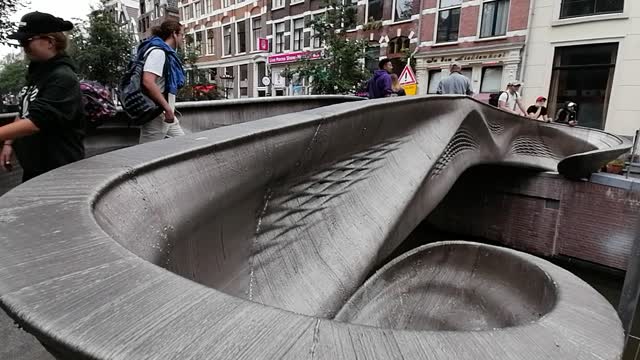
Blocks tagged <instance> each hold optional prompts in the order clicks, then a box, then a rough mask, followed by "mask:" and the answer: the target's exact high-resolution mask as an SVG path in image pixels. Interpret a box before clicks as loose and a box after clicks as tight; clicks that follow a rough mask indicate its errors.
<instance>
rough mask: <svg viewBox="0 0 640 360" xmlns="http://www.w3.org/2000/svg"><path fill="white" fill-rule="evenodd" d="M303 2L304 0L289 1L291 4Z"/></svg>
mask: <svg viewBox="0 0 640 360" xmlns="http://www.w3.org/2000/svg"><path fill="white" fill-rule="evenodd" d="M303 2H304V0H291V2H290V3H291V5H294V4H302V3H303Z"/></svg>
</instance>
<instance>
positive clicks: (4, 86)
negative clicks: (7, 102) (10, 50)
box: [0, 54, 27, 95]
mask: <svg viewBox="0 0 640 360" xmlns="http://www.w3.org/2000/svg"><path fill="white" fill-rule="evenodd" d="M26 74H27V63H26V61H25V60H24V59H23V58H22V55H19V54H9V55H7V56H6V57H5V58H4V59H3V60H2V69H0V95H7V94H13V95H16V94H17V93H18V92H20V90H21V89H22V87H23V86H24V83H25V76H26Z"/></svg>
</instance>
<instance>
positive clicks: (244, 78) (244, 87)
mask: <svg viewBox="0 0 640 360" xmlns="http://www.w3.org/2000/svg"><path fill="white" fill-rule="evenodd" d="M238 80H239V83H240V97H241V98H242V97H247V96H248V94H249V91H248V87H249V65H246V64H245V65H240V71H239V72H238Z"/></svg>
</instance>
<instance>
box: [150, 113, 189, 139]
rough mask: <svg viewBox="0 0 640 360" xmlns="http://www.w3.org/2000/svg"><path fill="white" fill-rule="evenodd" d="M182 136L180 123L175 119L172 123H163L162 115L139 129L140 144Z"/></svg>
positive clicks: (182, 131)
mask: <svg viewBox="0 0 640 360" xmlns="http://www.w3.org/2000/svg"><path fill="white" fill-rule="evenodd" d="M182 135H184V130H182V127H181V126H180V121H179V120H178V118H177V117H176V118H175V119H174V120H173V122H172V123H167V122H165V121H164V114H161V115H160V116H158V117H157V118H155V119H153V120H151V121H149V122H148V123H146V124H144V125H142V127H140V144H143V143H146V142H150V141H156V140H162V139H167V138H172V137H176V136H182Z"/></svg>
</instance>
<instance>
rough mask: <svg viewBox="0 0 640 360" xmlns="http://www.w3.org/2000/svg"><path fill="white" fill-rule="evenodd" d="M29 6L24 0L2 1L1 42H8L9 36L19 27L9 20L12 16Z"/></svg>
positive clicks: (0, 6) (0, 1)
mask: <svg viewBox="0 0 640 360" xmlns="http://www.w3.org/2000/svg"><path fill="white" fill-rule="evenodd" d="M27 4H28V2H26V1H22V0H0V42H4V41H6V40H7V36H9V35H11V33H13V32H14V31H15V30H16V29H17V25H16V24H15V23H14V22H12V21H10V20H9V18H10V17H11V15H13V14H14V13H15V12H16V10H18V9H19V8H20V7H23V6H25V5H27Z"/></svg>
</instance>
